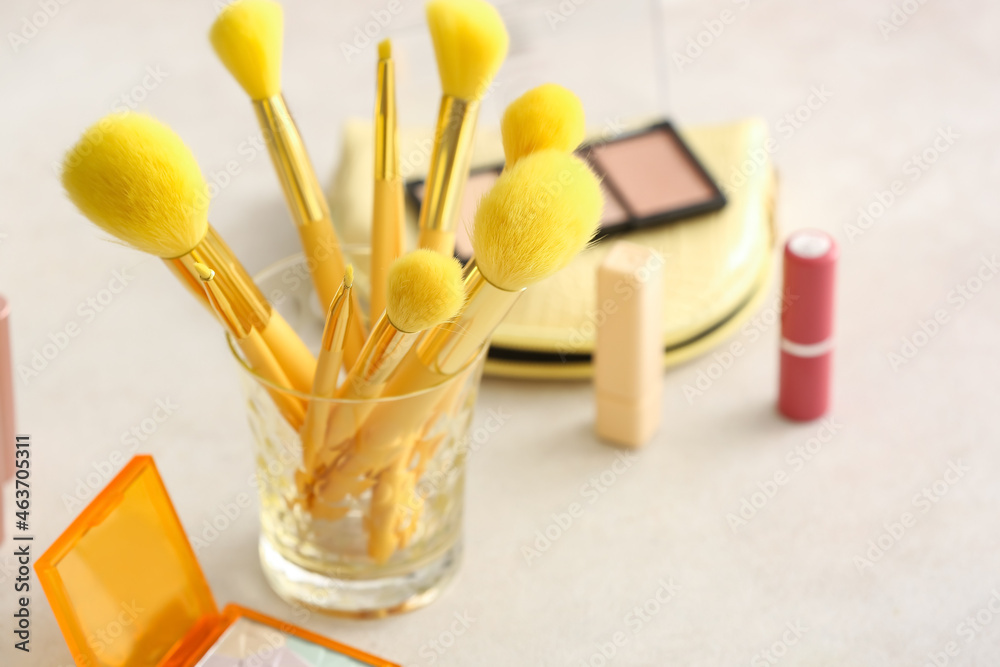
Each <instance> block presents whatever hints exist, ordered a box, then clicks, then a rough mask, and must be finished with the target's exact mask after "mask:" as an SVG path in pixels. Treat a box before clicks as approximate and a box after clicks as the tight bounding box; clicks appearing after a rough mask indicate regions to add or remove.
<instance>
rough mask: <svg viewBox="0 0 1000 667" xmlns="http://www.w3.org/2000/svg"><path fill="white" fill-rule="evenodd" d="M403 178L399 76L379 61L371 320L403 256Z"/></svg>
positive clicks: (375, 317)
mask: <svg viewBox="0 0 1000 667" xmlns="http://www.w3.org/2000/svg"><path fill="white" fill-rule="evenodd" d="M405 224H406V208H405V203H404V200H403V179H402V177H401V176H400V173H399V125H398V122H397V119H396V75H395V68H394V67H393V64H392V61H391V60H380V61H379V64H378V78H377V83H376V94H375V200H374V202H373V204H372V240H371V247H372V259H371V262H372V263H371V271H370V275H371V290H370V298H369V302H370V306H371V307H370V309H369V315H370V316H371V317H370V321H371V322H375V321H377V320H378V318H379V316H381V315H382V313H383V312H384V311H385V299H386V290H387V286H386V283H387V280H386V279H387V276H388V274H389V266H390V265H391V264H392V263H393V261H395V260H396V258H398V257H400V256H401V255H402V254H403V252H404V248H403V243H404V239H405V235H406V230H405Z"/></svg>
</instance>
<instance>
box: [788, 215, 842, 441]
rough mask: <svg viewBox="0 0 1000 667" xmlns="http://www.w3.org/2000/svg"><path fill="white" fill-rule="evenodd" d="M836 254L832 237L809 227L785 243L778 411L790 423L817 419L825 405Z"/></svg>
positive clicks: (831, 334)
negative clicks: (790, 420) (791, 420)
mask: <svg viewBox="0 0 1000 667" xmlns="http://www.w3.org/2000/svg"><path fill="white" fill-rule="evenodd" d="M839 255H840V249H839V248H838V247H837V242H836V241H834V240H833V237H832V236H830V235H829V234H827V233H826V232H821V231H817V230H813V229H806V230H801V231H797V232H795V233H793V234H792V235H791V236H790V237H789V239H788V242H787V243H786V244H785V277H784V287H783V304H784V308H783V310H782V313H781V379H780V387H779V390H778V410H779V411H780V412H781V414H783V415H785V416H786V417H787V418H789V419H793V420H795V421H810V420H813V419H818V418H819V417H822V416H823V415H824V414H826V413H827V411H828V410H829V408H830V383H831V376H832V362H833V311H834V282H835V277H836V275H835V274H836V268H837V258H838V257H839Z"/></svg>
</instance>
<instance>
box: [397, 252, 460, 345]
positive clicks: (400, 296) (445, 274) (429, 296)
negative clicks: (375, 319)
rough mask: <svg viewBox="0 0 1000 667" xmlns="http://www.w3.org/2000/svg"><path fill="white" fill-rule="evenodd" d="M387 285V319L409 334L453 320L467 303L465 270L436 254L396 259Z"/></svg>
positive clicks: (448, 258)
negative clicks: (464, 281)
mask: <svg viewBox="0 0 1000 667" xmlns="http://www.w3.org/2000/svg"><path fill="white" fill-rule="evenodd" d="M387 282H388V293H387V295H386V304H385V312H386V316H388V318H389V321H390V322H391V323H392V325H393V326H394V327H396V328H397V329H399V330H400V331H405V332H407V333H413V332H416V331H423V330H424V329H427V328H429V327H432V326H434V325H437V324H441V323H442V322H446V321H448V320H450V319H451V318H453V317H455V315H457V314H458V311H459V309H461V307H462V304H463V303H464V301H465V292H464V289H463V286H462V267H461V266H460V265H459V263H458V261H456V260H455V259H454V258H453V257H445V256H444V255H442V254H440V253H437V252H434V251H433V250H414V251H413V252H411V253H409V254H407V255H403V256H402V257H400V258H399V259H397V260H396V261H395V262H393V264H392V266H390V267H389V275H388V278H387Z"/></svg>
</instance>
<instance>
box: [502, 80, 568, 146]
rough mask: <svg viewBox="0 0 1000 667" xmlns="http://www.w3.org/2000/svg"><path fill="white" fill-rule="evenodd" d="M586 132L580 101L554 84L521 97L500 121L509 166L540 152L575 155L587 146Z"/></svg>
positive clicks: (505, 112) (547, 84)
mask: <svg viewBox="0 0 1000 667" xmlns="http://www.w3.org/2000/svg"><path fill="white" fill-rule="evenodd" d="M585 132H586V128H585V121H584V114H583V105H582V104H581V103H580V98H579V97H577V96H576V95H575V94H574V93H573V92H572V91H570V90H568V89H566V88H563V87H562V86H560V85H557V84H554V83H546V84H542V85H541V86H538V87H537V88H532V89H531V90H529V91H528V92H526V93H524V94H523V95H521V96H520V97H518V98H517V99H516V100H514V101H513V102H511V103H510V104H509V105H507V109H506V110H505V111H504V114H503V119H502V120H501V121H500V134H501V136H502V138H503V153H504V157H505V159H506V164H508V165H511V164H514V163H515V162H517V161H518V160H520V159H521V158H522V157H524V156H525V155H529V154H531V153H535V152H538V151H540V150H548V149H554V150H558V151H563V152H565V153H571V152H572V151H575V150H576V149H577V147H579V145H580V144H581V143H582V142H583V137H584V134H585Z"/></svg>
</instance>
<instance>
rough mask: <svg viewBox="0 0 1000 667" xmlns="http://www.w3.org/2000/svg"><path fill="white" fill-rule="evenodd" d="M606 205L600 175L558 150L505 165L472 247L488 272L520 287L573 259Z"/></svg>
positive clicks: (502, 284) (483, 205) (483, 204)
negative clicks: (507, 166)
mask: <svg viewBox="0 0 1000 667" xmlns="http://www.w3.org/2000/svg"><path fill="white" fill-rule="evenodd" d="M603 207H604V198H603V196H602V194H601V184H600V180H599V179H598V178H597V176H596V175H595V174H594V172H592V171H591V170H590V167H588V166H587V165H586V164H585V163H584V162H583V161H582V160H580V159H579V158H577V157H576V156H574V155H572V154H569V153H565V152H563V151H556V150H544V151H539V152H537V153H532V154H531V155H527V156H525V157H523V158H521V159H520V160H518V161H517V162H516V163H515V164H514V165H513V166H511V167H509V168H507V169H505V170H504V172H503V174H501V175H500V178H499V179H498V180H497V182H496V184H495V185H494V186H493V189H491V190H490V191H489V192H487V193H486V195H484V196H483V198H482V200H481V201H480V202H479V209H478V210H477V211H476V219H475V226H474V228H473V230H472V247H473V249H474V251H475V257H476V262H477V264H478V265H479V270H480V271H481V272H482V274H483V277H485V278H486V279H487V280H488V281H490V282H491V283H492V284H493V285H495V286H497V287H499V288H500V289H504V290H508V291H511V292H513V291H517V290H520V289H523V288H525V287H527V286H528V285H530V284H532V283H535V282H538V281H539V280H541V279H542V278H545V277H547V276H549V275H551V274H553V273H555V272H556V271H558V270H559V269H561V268H563V267H564V266H566V265H567V264H569V262H570V260H572V259H573V257H575V256H576V254H577V253H578V252H580V251H581V250H583V248H585V247H586V245H587V243H589V242H590V239H591V238H593V236H594V233H595V232H596V231H597V225H598V222H599V221H600V218H601V211H602V209H603Z"/></svg>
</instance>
